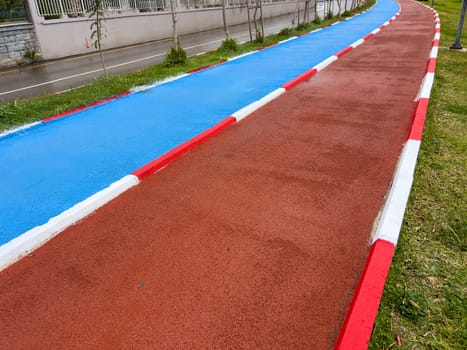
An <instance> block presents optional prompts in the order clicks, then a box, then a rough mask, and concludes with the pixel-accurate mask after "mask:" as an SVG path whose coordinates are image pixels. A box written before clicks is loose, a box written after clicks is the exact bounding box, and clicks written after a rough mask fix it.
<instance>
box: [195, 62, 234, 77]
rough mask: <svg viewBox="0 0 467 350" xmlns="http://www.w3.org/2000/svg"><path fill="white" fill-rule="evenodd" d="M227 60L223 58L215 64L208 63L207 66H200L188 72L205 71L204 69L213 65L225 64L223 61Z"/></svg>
mask: <svg viewBox="0 0 467 350" xmlns="http://www.w3.org/2000/svg"><path fill="white" fill-rule="evenodd" d="M225 62H227V60H222V61H220V62H217V63H213V64H210V65H207V66H203V67H199V68H196V69H193V70H190V71H188V72H187V73H188V74H193V73H198V72H201V71H203V70H206V69H209V68H212V67H216V66H219V65H221V64H223V63H225Z"/></svg>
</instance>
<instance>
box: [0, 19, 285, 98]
mask: <svg viewBox="0 0 467 350" xmlns="http://www.w3.org/2000/svg"><path fill="white" fill-rule="evenodd" d="M292 18H293V14H289V15H284V16H278V17H274V18H271V19H267V20H266V21H265V32H266V35H268V34H272V33H276V32H278V31H280V30H281V29H282V28H284V27H287V26H289V27H290V26H291V20H292ZM229 30H230V32H231V35H232V37H234V38H235V39H236V40H237V41H238V42H244V41H248V40H249V32H248V24H246V23H245V24H242V25H236V26H231V27H230V28H229ZM180 39H181V40H180V41H181V45H182V47H183V48H184V49H185V50H186V51H187V53H188V54H189V55H195V54H200V53H203V52H206V51H210V50H213V49H216V48H217V47H219V45H220V43H221V42H222V41H223V40H224V39H225V33H224V31H223V30H222V29H216V30H211V31H206V32H202V33H195V34H189V35H184V36H181V37H180ZM170 45H171V39H170V38H168V39H164V40H158V41H153V42H148V43H143V44H139V45H133V46H129V47H125V48H118V49H111V50H108V51H106V52H105V55H104V60H105V62H106V67H107V69H108V70H109V72H110V74H119V73H125V72H131V71H136V70H139V69H142V68H145V67H148V66H150V65H153V64H156V63H160V62H162V61H163V60H164V58H165V55H166V53H167V51H168V49H169V48H170ZM101 74H102V68H101V63H100V60H99V55H98V54H97V53H92V54H87V55H81V56H77V57H71V58H65V59H61V60H54V61H48V62H44V63H40V64H35V65H30V66H23V67H16V68H12V69H8V70H4V71H0V100H1V101H11V100H14V99H17V98H27V97H34V96H40V95H43V94H47V93H54V92H59V91H63V90H66V89H70V88H73V87H77V86H81V85H84V84H87V83H89V82H91V81H92V80H94V79H96V78H97V77H99V76H100V75H101Z"/></svg>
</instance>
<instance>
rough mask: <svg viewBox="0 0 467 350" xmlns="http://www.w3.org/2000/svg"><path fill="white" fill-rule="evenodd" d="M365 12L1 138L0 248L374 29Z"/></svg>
mask: <svg viewBox="0 0 467 350" xmlns="http://www.w3.org/2000/svg"><path fill="white" fill-rule="evenodd" d="M398 9H399V5H398V4H397V3H396V2H394V1H393V0H379V1H378V3H377V4H376V5H375V6H374V7H373V8H372V9H370V10H369V11H367V12H365V13H363V14H361V15H358V16H356V17H354V18H351V19H350V20H347V21H343V22H340V23H339V24H337V25H334V26H331V27H328V28H326V29H324V30H321V31H316V32H313V33H310V34H308V35H305V36H302V37H299V38H297V39H295V40H291V41H287V42H284V43H282V44H281V45H278V46H275V47H272V48H269V49H267V50H262V51H259V52H257V53H255V54H253V55H249V56H245V57H242V58H240V59H237V60H233V61H229V62H226V63H224V64H222V65H219V66H216V67H214V68H211V69H208V70H205V71H202V72H199V73H197V74H193V75H189V76H186V77H184V78H183V79H179V80H175V81H172V82H170V83H167V84H163V85H159V86H156V87H153V88H151V89H148V90H144V91H141V92H138V93H134V94H131V95H128V96H126V97H122V98H119V99H117V100H115V101H113V102H110V103H107V104H104V105H101V106H98V107H95V108H91V109H88V110H85V111H82V112H79V113H76V114H73V115H72V116H70V117H66V118H63V119H59V120H56V121H52V122H48V123H44V124H41V125H40V126H38V127H35V128H31V129H26V130H24V131H22V132H18V133H15V134H11V135H8V136H6V137H1V138H0V169H1V171H0V199H1V201H0V246H1V245H3V244H5V243H7V242H9V241H11V240H12V239H14V238H15V237H18V236H20V235H21V234H22V233H24V232H26V231H28V230H30V229H32V228H34V227H36V226H38V225H42V224H44V223H46V222H47V221H48V220H49V219H50V218H52V217H54V216H56V215H58V214H60V213H62V212H63V211H65V210H66V209H68V208H70V207H72V206H73V205H75V204H76V203H79V202H81V201H83V200H84V199H86V198H88V197H89V196H91V195H93V194H94V193H96V192H98V191H100V190H102V189H104V188H106V187H108V186H109V185H110V184H112V183H113V182H115V181H117V180H119V179H121V178H122V177H123V176H125V175H128V174H130V173H131V172H132V171H134V170H135V169H138V168H140V167H141V166H143V165H144V164H146V163H148V162H150V161H151V160H153V159H155V158H158V157H160V156H161V155H163V154H165V153H166V152H168V151H170V150H171V149H173V148H174V147H176V146H177V145H179V144H181V143H182V142H184V141H187V140H188V139H191V138H192V137H194V136H196V135H198V134H199V133H201V132H203V131H204V130H206V129H208V128H210V127H212V126H213V125H215V124H217V123H218V122H219V121H221V120H223V119H225V118H226V117H228V116H230V115H232V113H234V112H235V111H237V110H239V109H240V108H242V107H244V106H246V105H248V104H250V103H252V102H254V101H256V100H258V99H260V98H261V97H263V96H265V95H267V94H268V93H270V92H272V91H274V90H275V89H277V88H279V87H281V86H282V85H283V84H284V83H286V82H288V81H290V80H291V79H293V78H295V77H296V76H298V75H300V74H301V73H303V72H304V71H307V70H308V69H310V68H311V67H313V66H315V65H316V64H318V63H320V62H322V61H323V60H325V59H326V58H328V57H329V56H331V55H333V54H335V53H336V52H338V51H340V50H342V49H343V48H345V47H347V46H349V45H350V44H352V43H353V42H355V41H356V40H358V39H361V38H362V37H363V36H365V35H366V34H368V33H369V32H371V31H372V30H374V29H375V28H378V27H379V26H380V25H381V24H383V23H384V22H386V21H387V20H388V19H389V18H391V17H392V16H393V15H394V14H395V13H396V12H397V11H398Z"/></svg>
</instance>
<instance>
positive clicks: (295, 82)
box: [282, 68, 318, 90]
mask: <svg viewBox="0 0 467 350" xmlns="http://www.w3.org/2000/svg"><path fill="white" fill-rule="evenodd" d="M316 73H318V70H317V69H316V68H312V69H310V70H308V71H306V72H305V73H302V74H300V75H299V76H298V77H296V78H294V79H292V80H291V81H289V82H288V83H285V84H284V85H282V87H283V88H284V89H285V90H290V89H291V88H293V87H294V86H297V85H298V84H300V83H302V82H304V81H306V80H308V79H310V78H311V77H312V76H313V75H315V74H316Z"/></svg>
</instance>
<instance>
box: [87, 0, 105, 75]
mask: <svg viewBox="0 0 467 350" xmlns="http://www.w3.org/2000/svg"><path fill="white" fill-rule="evenodd" d="M91 5H92V6H91V9H90V13H89V18H93V17H94V22H92V23H91V28H90V29H91V40H92V41H93V46H94V48H96V49H97V50H98V51H99V56H100V58H101V64H102V69H103V70H104V75H106V76H107V69H106V68H105V62H104V55H103V54H102V46H103V44H102V37H103V31H104V27H103V22H104V15H105V12H104V10H103V6H102V5H103V0H93V2H92V3H91Z"/></svg>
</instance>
